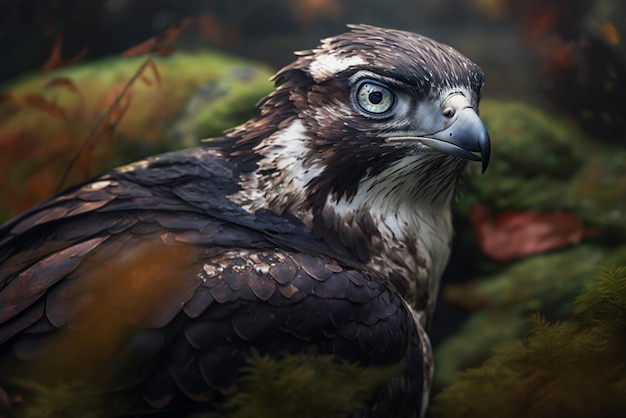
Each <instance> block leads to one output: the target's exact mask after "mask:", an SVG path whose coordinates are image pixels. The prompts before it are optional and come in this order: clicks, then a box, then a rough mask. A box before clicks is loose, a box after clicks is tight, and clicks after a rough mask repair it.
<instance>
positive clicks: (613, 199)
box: [435, 100, 626, 389]
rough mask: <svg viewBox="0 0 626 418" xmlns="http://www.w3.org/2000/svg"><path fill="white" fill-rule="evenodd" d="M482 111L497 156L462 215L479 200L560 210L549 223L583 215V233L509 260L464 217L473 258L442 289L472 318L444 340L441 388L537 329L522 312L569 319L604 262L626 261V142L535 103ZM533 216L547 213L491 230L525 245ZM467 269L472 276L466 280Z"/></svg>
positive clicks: (470, 190)
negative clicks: (594, 133)
mask: <svg viewBox="0 0 626 418" xmlns="http://www.w3.org/2000/svg"><path fill="white" fill-rule="evenodd" d="M481 118H482V119H483V120H484V122H485V125H486V126H487V128H488V130H489V133H490V136H491V140H492V150H493V155H492V159H491V164H490V166H489V170H488V171H487V172H486V173H485V174H484V175H483V176H478V175H471V176H468V178H467V179H466V182H465V184H464V194H463V196H462V198H461V199H460V201H459V202H458V204H457V206H456V208H455V211H456V216H457V218H458V219H461V220H464V219H467V214H468V213H471V212H472V210H473V209H474V210H475V208H476V207H477V206H478V205H483V206H486V207H488V208H489V210H490V211H492V212H493V213H495V214H496V215H502V214H506V213H507V212H509V211H511V210H515V211H516V212H517V213H518V214H520V219H522V217H521V215H523V214H524V213H529V214H556V213H558V212H561V213H563V216H561V218H559V217H558V216H554V217H546V219H550V222H547V224H548V226H550V225H549V224H550V223H551V224H552V227H553V228H554V229H555V230H557V231H558V230H559V228H562V227H563V225H560V224H559V222H557V221H558V220H559V219H564V218H565V215H568V216H567V218H568V219H569V218H576V219H579V220H580V225H579V226H580V227H582V228H584V231H585V232H583V233H580V234H579V235H578V236H579V238H580V239H582V242H580V243H576V241H575V240H572V242H569V243H564V244H569V245H567V246H564V247H561V248H558V249H557V247H553V248H552V249H551V250H550V251H546V250H545V249H544V250H543V252H542V253H540V254H534V255H532V256H528V254H526V256H525V257H521V258H520V259H519V260H517V261H515V262H507V263H505V262H500V261H495V260H493V259H490V258H489V256H488V254H481V253H477V250H476V248H479V247H480V246H479V245H478V244H479V243H478V242H477V236H476V231H475V229H474V228H473V227H472V225H471V224H469V223H468V222H460V223H459V228H457V230H456V234H457V236H458V239H457V241H458V242H460V243H462V245H463V249H462V250H461V251H457V254H459V253H460V254H461V255H460V257H465V258H464V259H463V261H462V263H463V265H464V267H465V268H464V269H463V270H462V271H461V273H462V274H463V276H462V277H458V278H455V277H452V278H451V283H444V286H443V289H442V296H443V298H444V299H445V300H446V301H447V302H448V303H450V304H452V305H454V306H457V307H460V308H462V309H464V310H465V311H466V312H467V319H466V320H464V322H463V323H462V324H461V325H460V328H459V329H458V330H457V331H456V332H454V333H451V334H452V335H451V336H449V337H448V338H446V339H445V340H444V341H443V342H442V343H441V344H439V345H438V346H437V347H436V350H435V370H436V372H435V387H436V389H441V388H442V387H445V386H448V385H450V384H452V383H454V382H455V381H456V380H457V379H458V376H459V373H460V372H461V371H462V370H464V369H466V368H468V367H477V366H478V365H480V364H481V363H482V362H483V361H485V360H486V359H487V358H488V357H489V356H490V354H491V351H492V349H493V347H495V346H497V345H500V344H504V343H506V342H508V341H512V340H515V339H517V338H521V337H522V336H523V335H524V334H525V333H526V332H527V331H528V329H529V324H528V322H527V321H525V320H524V318H526V317H527V316H528V315H530V314H531V313H532V312H536V311H540V312H542V314H544V315H546V316H547V317H548V318H549V319H550V320H562V319H566V318H568V316H569V315H570V314H571V313H572V305H571V304H572V301H573V299H574V298H575V297H576V295H578V294H579V292H580V291H581V290H582V289H583V288H584V286H585V285H586V284H588V283H589V282H590V280H591V278H592V277H593V275H594V272H595V271H596V269H597V267H598V266H608V265H626V240H625V239H624V237H626V198H625V196H626V149H624V148H623V147H619V146H615V145H611V144H608V143H606V142H602V141H599V140H596V139H594V138H591V137H589V136H588V135H586V134H585V133H584V132H582V130H581V129H580V128H579V127H578V126H577V125H576V124H575V123H574V122H573V121H572V120H570V119H567V118H564V117H563V116H561V115H558V114H552V113H550V112H548V111H545V110H541V109H539V108H535V107H533V106H530V105H528V104H523V103H518V102H502V101H494V100H484V101H483V102H482V104H481ZM533 218H536V219H541V218H540V217H537V216H535V217H533V216H526V217H525V219H526V221H527V224H525V225H523V224H520V225H517V226H518V227H519V228H520V229H512V230H503V231H498V230H497V227H498V226H499V225H498V223H497V222H495V223H494V228H495V229H494V230H493V231H490V232H489V235H488V236H487V237H486V238H488V239H494V236H495V235H494V234H496V233H498V234H499V235H501V237H500V238H502V239H503V240H504V241H503V243H502V244H501V245H500V247H503V246H504V245H505V244H506V245H507V246H509V247H514V246H516V245H517V246H519V248H520V251H521V250H522V249H524V248H525V247H527V246H528V245H529V239H530V238H529V237H532V236H529V235H528V234H524V232H525V231H524V228H526V229H527V230H530V229H531V228H533V227H534V226H535V227H536V225H533V224H532V222H533V221H532V219H533ZM518 223H520V222H518ZM536 229H537V231H538V232H537V233H538V234H541V233H546V236H545V237H543V239H549V238H551V237H550V236H549V235H548V233H547V232H546V230H545V229H541V228H536ZM548 232H549V231H548ZM565 232H567V231H565ZM479 235H480V234H479ZM533 238H536V239H538V240H539V239H542V237H541V236H538V237H533ZM538 242H539V241H538ZM483 247H484V245H483ZM492 247H493V246H492ZM468 254H469V255H468ZM452 261H453V262H455V260H454V259H453V260H452ZM457 262H459V261H457ZM468 270H471V271H473V274H474V276H473V277H469V278H468V275H469V274H468ZM470 274H471V273H470ZM455 279H456V280H455ZM470 280H471V281H470Z"/></svg>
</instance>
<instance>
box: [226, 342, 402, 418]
mask: <svg viewBox="0 0 626 418" xmlns="http://www.w3.org/2000/svg"><path fill="white" fill-rule="evenodd" d="M401 371H402V367H401V366H396V367H385V368H376V367H373V368H364V367H361V366H358V365H354V364H348V363H337V362H334V361H333V359H332V358H331V357H329V356H315V357H311V356H304V355H296V356H293V355H290V356H284V357H283V358H281V359H273V358H270V357H267V356H260V355H258V354H254V355H253V356H251V357H250V359H249V360H248V366H246V367H245V368H244V369H243V372H244V373H245V374H244V375H243V377H241V378H240V379H239V381H238V383H237V385H238V387H239V388H238V389H239V391H238V392H237V393H236V394H235V395H233V396H231V397H230V398H228V399H227V400H226V401H225V403H224V404H223V406H222V408H221V409H220V410H221V413H220V414H219V415H217V416H219V417H223V418H247V417H256V418H292V417H299V418H317V417H337V418H339V417H344V416H346V412H347V411H354V410H357V409H359V408H360V407H362V406H363V405H364V404H365V402H366V401H367V400H368V399H369V398H370V397H371V395H372V393H373V391H374V390H375V389H376V388H378V387H380V385H381V384H384V383H385V382H387V381H388V380H389V379H391V378H392V377H393V376H396V375H398V374H399V373H400V372H401Z"/></svg>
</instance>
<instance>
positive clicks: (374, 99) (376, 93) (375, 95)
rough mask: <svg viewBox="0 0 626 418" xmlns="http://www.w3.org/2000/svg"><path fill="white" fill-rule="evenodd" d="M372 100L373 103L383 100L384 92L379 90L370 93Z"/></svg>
mask: <svg viewBox="0 0 626 418" xmlns="http://www.w3.org/2000/svg"><path fill="white" fill-rule="evenodd" d="M369 99H370V102H371V103H373V104H378V103H380V102H382V101H383V94H382V93H381V92H379V91H373V92H371V93H370V95H369Z"/></svg>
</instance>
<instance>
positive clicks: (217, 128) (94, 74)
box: [0, 51, 272, 222]
mask: <svg viewBox="0 0 626 418" xmlns="http://www.w3.org/2000/svg"><path fill="white" fill-rule="evenodd" d="M145 60H146V57H137V58H125V57H115V58H108V59H104V60H99V61H93V62H89V63H85V64H81V65H75V66H71V67H68V68H62V69H59V70H56V71H51V72H47V73H31V74H27V75H25V76H22V77H20V78H18V79H15V80H12V81H11V82H9V83H7V84H5V85H4V86H2V88H0V91H1V92H3V93H10V95H11V96H9V97H17V98H18V100H12V99H8V100H1V101H0V144H1V145H2V149H3V151H2V152H1V153H0V189H1V190H3V192H4V193H2V195H0V216H2V217H1V218H0V222H2V221H3V220H4V219H6V218H7V217H9V216H12V215H15V214H17V213H19V212H21V211H22V210H24V209H26V208H28V207H30V206H32V205H33V204H35V203H36V202H38V201H40V200H42V199H44V198H45V197H47V196H49V195H50V194H52V193H53V192H54V191H55V189H56V188H57V186H58V183H59V180H60V178H61V177H62V175H63V173H64V172H65V170H66V169H67V167H68V164H69V162H70V160H71V158H72V156H73V155H74V154H75V153H76V152H77V150H78V149H79V148H80V146H81V145H82V144H83V142H84V141H85V140H86V139H87V138H88V137H89V135H90V132H91V131H92V130H93V129H94V127H96V126H97V125H98V122H99V121H100V120H101V118H102V117H103V115H104V114H105V113H106V112H107V111H108V110H109V109H110V107H111V105H112V104H113V102H114V101H115V99H116V98H117V97H118V96H119V94H120V93H121V92H122V90H123V89H124V86H125V85H126V84H127V82H128V81H129V80H130V79H131V78H132V77H133V75H134V74H135V73H136V72H137V71H138V69H139V68H140V67H141V65H142V64H143V63H144V62H145ZM154 63H155V65H156V67H157V68H158V74H159V79H160V82H158V81H157V79H156V77H155V75H154V73H153V71H151V69H150V68H149V67H148V69H147V70H146V71H144V72H143V75H144V78H141V79H138V80H137V81H136V82H135V83H134V84H133V87H132V94H131V96H130V105H129V107H128V110H127V112H126V113H125V114H124V116H123V118H122V120H121V122H120V123H118V124H117V125H116V126H115V130H114V135H113V136H111V137H109V136H106V135H100V136H99V138H98V141H97V144H96V145H95V147H93V149H92V150H87V151H86V152H85V154H86V156H85V157H86V158H84V159H83V161H82V166H81V167H82V172H81V170H78V169H77V168H76V167H74V168H75V169H74V170H73V171H72V173H71V175H70V177H69V179H68V181H67V182H66V183H65V186H68V185H70V184H72V183H76V182H78V181H81V180H83V179H84V178H85V177H86V176H88V175H95V174H99V173H101V172H102V171H104V170H107V169H109V168H112V167H116V166H119V165H123V164H126V163H129V162H132V161H136V160H138V159H142V158H145V157H146V156H149V155H154V154H158V153H161V152H165V151H171V150H175V149H180V148H183V147H189V146H195V145H198V144H199V143H200V139H201V138H204V137H206V136H212V135H221V133H222V132H223V131H224V129H227V128H230V127H232V126H235V125H238V124H240V123H242V122H244V121H245V120H247V119H248V118H249V117H250V116H251V115H253V114H256V112H257V110H256V107H255V104H256V103H257V101H258V100H259V99H260V98H261V97H262V96H264V95H265V94H267V93H268V92H269V91H270V90H271V89H272V83H271V82H270V81H269V77H270V75H271V71H270V70H269V69H268V68H267V67H266V66H263V65H260V64H256V63H252V62H249V61H245V60H242V59H239V58H235V57H231V56H228V55H225V54H221V53H218V52H214V51H202V52H195V53H189V52H176V53H174V54H172V55H170V56H167V57H156V58H154ZM55 80H56V82H57V83H59V80H61V82H60V83H59V85H56V86H53V87H45V86H46V85H47V84H48V83H50V82H53V81H55ZM68 80H69V82H68ZM68 83H69V84H68ZM207 85H215V86H219V88H220V89H221V94H220V95H219V97H209V98H206V97H204V98H203V99H202V100H195V98H197V97H202V92H203V87H204V86H207ZM74 88H75V89H77V90H78V91H79V92H80V93H79V94H77V93H76V92H75V91H73V89H74ZM199 92H200V93H199ZM27 95H30V96H31V97H37V98H39V99H40V100H41V99H43V100H45V101H47V102H49V103H55V104H56V106H58V108H60V109H62V111H63V112H64V113H65V115H66V117H65V118H62V117H59V116H58V115H57V116H55V115H54V114H53V112H49V111H48V112H47V111H45V110H42V109H41V108H35V107H33V106H29V105H26V104H24V103H23V100H24V97H26V96H27ZM20 100H21V101H20ZM194 103H195V104H196V106H195V107H194V106H193V104H194ZM114 119H115V118H114ZM107 126H108V125H107ZM181 126H183V127H185V126H189V127H191V128H190V129H182V131H181V130H180V129H179V128H180V127H181ZM21 161H28V162H29V164H30V165H29V168H28V170H24V166H23V165H21V164H20V162H21ZM87 171H88V173H87Z"/></svg>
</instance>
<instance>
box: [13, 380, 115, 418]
mask: <svg viewBox="0 0 626 418" xmlns="http://www.w3.org/2000/svg"><path fill="white" fill-rule="evenodd" d="M13 383H14V386H15V387H16V388H18V389H19V390H21V391H23V392H24V393H27V395H22V396H27V399H28V401H27V402H26V403H24V404H23V405H21V406H20V407H18V408H16V411H15V417H16V418H104V417H105V416H106V414H105V413H104V411H105V408H104V406H105V396H104V395H103V394H102V392H101V391H100V390H98V389H96V388H94V387H92V386H91V385H89V384H85V383H84V382H74V383H59V384H57V385H45V384H39V383H36V382H34V381H24V380H17V381H15V382H13Z"/></svg>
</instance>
